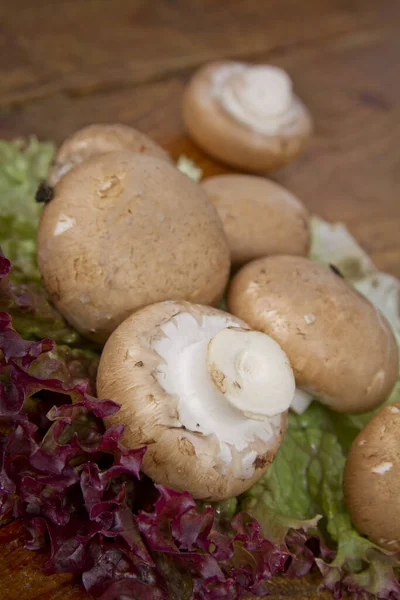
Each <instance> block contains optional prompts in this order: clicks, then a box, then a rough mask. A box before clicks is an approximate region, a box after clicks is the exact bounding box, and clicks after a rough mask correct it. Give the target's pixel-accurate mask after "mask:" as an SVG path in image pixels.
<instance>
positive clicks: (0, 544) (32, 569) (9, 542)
mask: <svg viewBox="0 0 400 600" xmlns="http://www.w3.org/2000/svg"><path fill="white" fill-rule="evenodd" d="M0 548H1V558H0V564H1V575H0V600H90V596H89V595H88V594H87V593H86V592H85V590H84V589H83V587H82V586H81V584H80V583H79V582H77V581H74V578H73V577H72V575H69V574H64V573H63V574H60V575H53V576H51V577H47V576H46V575H44V574H43V572H42V570H41V567H42V565H43V564H44V563H45V562H46V560H47V556H46V554H45V553H41V552H30V551H28V550H25V549H24V530H23V528H22V526H21V524H20V523H19V522H18V521H14V522H13V523H10V524H9V525H7V526H5V527H2V528H1V529H0Z"/></svg>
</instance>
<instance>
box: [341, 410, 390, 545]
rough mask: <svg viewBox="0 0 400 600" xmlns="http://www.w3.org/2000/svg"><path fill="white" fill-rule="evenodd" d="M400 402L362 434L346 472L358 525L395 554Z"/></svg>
mask: <svg viewBox="0 0 400 600" xmlns="http://www.w3.org/2000/svg"><path fill="white" fill-rule="evenodd" d="M399 433H400V402H397V403H394V404H388V405H387V406H384V407H382V408H381V409H380V410H379V411H378V412H377V413H376V414H375V415H374V416H373V417H372V419H371V420H370V421H369V422H368V423H367V425H366V426H365V427H364V429H363V430H362V431H361V432H360V433H359V435H358V436H357V437H356V439H355V440H354V442H353V445H352V447H351V449H350V452H349V455H348V458H347V461H346V466H345V470H344V481H343V485H344V495H345V501H346V504H347V508H348V510H349V512H350V515H351V518H352V520H353V523H354V525H355V526H356V528H357V529H358V531H359V532H360V533H363V534H364V535H366V536H368V537H369V538H370V539H371V540H372V541H373V542H374V543H375V544H379V546H382V547H383V548H385V549H386V550H390V551H392V552H398V551H400V521H398V520H397V516H398V512H399V498H400V448H399Z"/></svg>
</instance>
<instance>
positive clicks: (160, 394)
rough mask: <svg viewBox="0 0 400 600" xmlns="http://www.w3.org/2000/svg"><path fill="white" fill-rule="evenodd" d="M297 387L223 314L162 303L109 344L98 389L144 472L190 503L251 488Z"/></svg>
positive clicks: (272, 351)
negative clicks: (111, 404) (140, 452)
mask: <svg viewBox="0 0 400 600" xmlns="http://www.w3.org/2000/svg"><path fill="white" fill-rule="evenodd" d="M294 390H295V382H294V377H293V372H292V369H291V367H290V364H289V361H288V359H287V356H286V355H285V353H284V352H283V351H282V349H281V348H280V347H279V345H278V344H277V343H276V342H275V341H274V340H273V339H271V338H270V337H268V336H266V335H264V334H262V333H260V332H256V331H251V330H250V329H249V328H248V326H247V325H246V324H245V323H244V322H243V321H241V320H240V319H237V318H236V317H233V316H232V315H229V314H227V313H225V312H222V311H219V310H217V309H213V308H210V307H206V306H199V305H193V304H189V303H185V302H179V303H178V302H162V303H159V304H153V305H151V306H148V307H147V308H144V309H142V310H140V311H138V312H136V313H135V314H133V315H132V316H130V317H128V319H126V320H125V321H124V322H123V323H121V325H120V326H119V327H118V328H117V329H116V330H115V331H114V333H113V334H112V335H111V337H110V338H109V340H108V341H107V343H106V345H105V347H104V350H103V353H102V356H101V360H100V365H99V371H98V377H97V391H98V394H99V396H100V397H105V398H111V399H113V400H114V401H116V402H118V403H119V404H120V405H121V409H120V410H119V411H118V413H116V414H115V415H113V416H112V417H109V418H108V419H107V423H106V424H107V425H110V424H123V425H125V433H124V443H125V444H126V445H127V446H129V447H132V448H137V447H141V446H143V445H146V446H147V451H146V454H145V456H144V462H143V471H144V472H145V473H146V474H147V475H148V476H149V477H151V478H152V479H153V480H154V481H155V482H156V483H159V484H163V485H167V486H169V487H172V488H174V489H176V490H182V491H183V490H187V491H189V492H190V493H192V494H193V496H194V497H195V498H202V499H207V500H221V499H224V498H228V497H231V496H237V495H238V494H240V493H242V492H244V491H245V490H246V489H248V488H249V487H250V486H251V485H252V484H253V483H254V482H255V481H256V480H257V479H258V478H259V477H260V475H262V473H263V472H264V471H265V470H266V469H267V467H268V466H269V465H270V464H271V462H272V460H273V458H274V456H275V454H276V452H277V450H278V448H279V445H280V443H281V440H282V436H283V434H284V431H285V429H286V420H287V409H288V407H289V405H290V403H291V400H292V398H293V394H294Z"/></svg>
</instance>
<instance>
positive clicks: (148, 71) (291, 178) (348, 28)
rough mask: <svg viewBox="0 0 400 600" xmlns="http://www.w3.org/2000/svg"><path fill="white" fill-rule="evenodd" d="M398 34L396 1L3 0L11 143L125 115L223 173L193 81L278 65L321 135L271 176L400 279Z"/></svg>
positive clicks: (0, 12)
mask: <svg viewBox="0 0 400 600" xmlns="http://www.w3.org/2000/svg"><path fill="white" fill-rule="evenodd" d="M399 33H400V2H398V0H384V1H380V2H376V0H302V1H301V2H298V1H296V0H246V2H243V0H225V1H223V0H113V1H110V0H85V1H83V0H57V1H56V2H52V1H50V0H35V1H34V2H33V1H32V0H15V1H14V2H11V1H9V0H2V1H1V3H0V137H2V138H7V139H10V138H14V137H16V136H28V135H32V134H34V135H36V136H38V137H39V138H40V139H49V140H53V141H54V142H56V143H60V142H61V141H62V140H63V139H64V138H65V137H66V136H67V135H69V134H70V133H71V132H73V131H74V130H76V129H78V128H79V127H81V126H83V125H86V124H89V123H92V122H116V121H119V122H122V123H127V124H130V125H133V126H134V127H137V128H138V129H140V130H142V131H144V132H146V133H148V134H149V135H150V136H152V137H153V138H154V139H155V140H156V141H158V142H159V143H161V144H162V145H164V146H165V147H167V148H168V149H169V150H170V151H171V152H172V154H173V155H174V156H175V157H178V156H179V155H180V154H181V153H184V154H186V155H187V156H189V157H190V158H192V159H194V160H195V161H196V162H198V163H199V164H200V165H201V166H202V168H203V169H204V171H205V174H206V175H208V174H211V173H216V172H223V171H224V170H225V169H224V167H223V166H222V165H219V164H217V163H215V162H213V161H212V160H211V159H210V158H208V157H207V156H206V155H205V154H204V153H203V152H202V151H200V150H199V149H198V148H197V147H196V146H195V144H193V143H192V142H191V141H190V140H189V139H188V138H187V136H186V133H185V130H184V125H183V121H182V112H181V99H182V92H183V89H184V86H185V84H186V83H187V82H188V80H189V78H190V76H191V74H192V73H193V72H194V71H195V70H196V68H197V67H199V66H200V65H202V64H204V63H205V62H207V61H212V60H217V59H224V58H231V59H238V60H245V61H250V62H256V63H271V64H275V65H278V66H280V67H283V68H285V69H286V70H287V71H288V72H289V74H290V75H291V77H292V78H293V81H294V86H295V90H296V92H297V94H298V95H299V96H300V98H302V99H303V100H304V102H305V103H306V105H307V106H308V107H309V109H310V111H311V113H312V115H313V118H314V121H315V133H314V136H313V139H312V141H311V143H310V145H309V147H308V149H307V150H306V152H305V153H304V154H303V155H302V156H301V157H300V158H299V159H298V160H296V161H295V162H293V163H292V164H290V165H289V166H288V167H286V168H284V169H282V170H280V171H278V172H276V173H273V174H272V176H273V178H274V179H276V180H278V181H279V182H281V183H283V184H284V185H286V186H287V187H288V188H290V189H291V190H292V191H293V192H294V193H295V194H296V195H297V196H299V197H300V198H301V199H302V200H303V202H304V203H305V204H306V205H307V206H308V207H309V209H310V210H311V211H313V212H316V213H318V214H320V215H321V216H322V217H324V218H327V219H329V220H332V221H337V220H340V221H344V222H345V223H346V224H347V225H348V226H349V228H350V230H351V232H352V233H353V234H354V235H355V236H356V237H357V239H358V240H359V242H360V243H361V244H362V245H363V246H364V248H365V249H366V250H367V251H368V252H370V254H371V256H372V258H373V260H374V261H375V262H376V264H377V266H378V267H380V268H382V269H385V270H387V271H389V272H391V273H393V274H395V275H397V276H400V261H399V255H400V242H399V232H400V151H399V148H400V118H399V117H400V112H399V97H400V76H399V69H398V57H399V56H400V35H399Z"/></svg>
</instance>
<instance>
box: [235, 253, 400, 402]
mask: <svg viewBox="0 0 400 600" xmlns="http://www.w3.org/2000/svg"><path fill="white" fill-rule="evenodd" d="M228 309H229V311H230V312H232V313H233V314H234V315H237V316H238V317H240V318H242V319H244V320H245V321H246V322H247V323H249V325H250V326H251V327H252V328H253V329H257V330H259V331H263V332H264V333H267V334H268V335H270V336H271V337H273V338H274V339H275V340H276V341H277V342H278V343H279V344H280V345H281V347H282V348H283V350H284V351H285V352H286V354H287V355H288V357H289V360H290V363H291V365H292V367H293V371H294V373H295V377H296V383H297V385H298V387H299V388H301V389H302V390H304V391H306V392H309V393H310V394H311V395H313V396H316V397H317V398H318V399H319V400H321V401H322V402H324V403H325V404H327V405H328V406H330V407H331V408H332V409H334V410H336V411H339V412H365V411H368V410H370V409H372V408H374V407H376V406H378V405H379V404H380V403H381V402H383V400H385V399H386V397H387V396H388V395H389V393H390V391H391V389H392V388H393V386H394V384H395V382H396V379H397V373H398V361H399V356H398V348H397V344H396V340H395V338H394V335H393V332H392V330H391V328H390V325H389V324H388V322H387V320H386V319H385V317H384V316H383V315H382V314H381V313H380V311H379V310H377V309H376V308H375V307H374V306H373V305H372V304H371V303H370V302H369V301H368V300H367V299H366V298H364V297H363V296H362V295H361V294H360V293H359V292H357V291H356V290H355V289H354V288H353V287H352V286H351V285H349V284H348V283H347V282H346V281H345V280H344V279H343V278H342V277H341V276H340V274H338V273H337V272H336V271H334V270H332V269H331V268H329V267H327V266H324V265H320V264H317V263H314V262H312V261H310V260H307V259H306V258H302V257H295V256H271V257H268V258H262V259H259V260H257V261H253V262H252V263H249V264H248V265H246V266H245V267H243V268H242V269H241V270H240V271H239V272H238V273H237V275H236V276H235V277H234V278H233V280H232V283H231V285H230V288H229V291H228ZM302 400H303V399H302Z"/></svg>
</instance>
